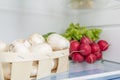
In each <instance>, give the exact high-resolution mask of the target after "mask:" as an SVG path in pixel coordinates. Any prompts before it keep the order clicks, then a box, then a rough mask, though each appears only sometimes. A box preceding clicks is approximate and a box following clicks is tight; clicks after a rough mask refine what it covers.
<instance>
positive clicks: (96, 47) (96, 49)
mask: <svg viewBox="0 0 120 80" xmlns="http://www.w3.org/2000/svg"><path fill="white" fill-rule="evenodd" d="M99 51H100V47H99V45H98V44H97V43H92V44H91V52H92V53H95V52H99Z"/></svg>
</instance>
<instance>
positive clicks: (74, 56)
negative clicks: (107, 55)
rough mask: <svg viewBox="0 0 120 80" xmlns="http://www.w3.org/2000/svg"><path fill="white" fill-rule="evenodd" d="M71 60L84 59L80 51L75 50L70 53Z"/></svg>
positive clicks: (81, 60)
mask: <svg viewBox="0 0 120 80" xmlns="http://www.w3.org/2000/svg"><path fill="white" fill-rule="evenodd" d="M72 60H73V61H74V62H83V61H84V57H83V56H82V55H80V53H78V52H75V53H73V54H72Z"/></svg>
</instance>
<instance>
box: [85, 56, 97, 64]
mask: <svg viewBox="0 0 120 80" xmlns="http://www.w3.org/2000/svg"><path fill="white" fill-rule="evenodd" d="M85 61H86V62H87V63H90V64H91V63H94V62H95V61H96V56H95V55H94V54H90V55H88V56H87V57H86V60H85Z"/></svg>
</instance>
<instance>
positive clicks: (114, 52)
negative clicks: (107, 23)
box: [101, 26, 120, 63]
mask: <svg viewBox="0 0 120 80" xmlns="http://www.w3.org/2000/svg"><path fill="white" fill-rule="evenodd" d="M102 29H103V33H102V34H101V39H104V40H107V41H108V43H109V44H110V46H109V49H108V50H107V51H105V52H103V54H104V59H106V60H110V61H115V62H119V63H120V58H119V56H120V43H119V41H120V37H119V34H120V26H116V27H103V28H102Z"/></svg>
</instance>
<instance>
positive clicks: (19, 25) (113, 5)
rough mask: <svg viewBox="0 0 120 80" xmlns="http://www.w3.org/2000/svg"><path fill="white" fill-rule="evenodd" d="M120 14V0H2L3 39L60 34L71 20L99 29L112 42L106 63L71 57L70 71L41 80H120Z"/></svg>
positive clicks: (10, 39) (1, 31) (1, 34)
mask: <svg viewBox="0 0 120 80" xmlns="http://www.w3.org/2000/svg"><path fill="white" fill-rule="evenodd" d="M80 2H82V3H80ZM86 2H87V3H86ZM89 2H90V3H89ZM78 3H79V4H78ZM81 4H83V5H81ZM119 14H120V1H119V0H5V1H3V0H0V39H1V40H2V41H5V42H7V43H10V42H12V41H13V40H16V39H26V37H28V36H29V35H30V34H33V33H40V34H45V33H48V32H57V33H59V34H61V33H63V32H64V31H65V29H66V28H67V27H68V25H69V24H70V23H71V22H72V23H79V24H80V25H82V26H87V27H88V28H92V27H94V28H100V29H102V30H103V32H102V34H101V35H100V38H101V39H105V40H107V41H108V42H109V43H110V47H109V50H107V51H105V52H104V56H103V61H104V62H101V61H97V62H96V63H93V64H87V63H85V62H83V63H74V62H73V61H71V60H70V61H69V70H68V71H65V72H62V73H58V74H53V75H50V76H46V77H44V78H41V79H39V80H120V58H119V57H120V51H119V50H120V47H119V44H120V42H119V41H120V35H119V34H120V15H119Z"/></svg>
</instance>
